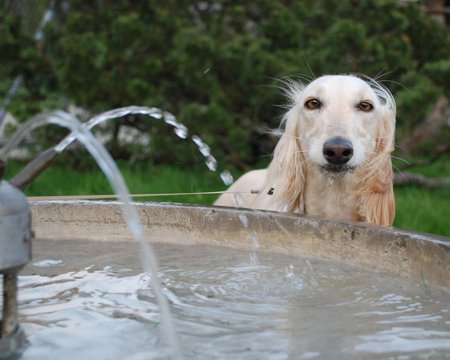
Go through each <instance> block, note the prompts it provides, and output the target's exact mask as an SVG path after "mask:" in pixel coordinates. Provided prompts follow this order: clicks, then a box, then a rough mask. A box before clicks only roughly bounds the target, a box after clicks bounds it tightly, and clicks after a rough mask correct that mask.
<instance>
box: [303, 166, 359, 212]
mask: <svg viewBox="0 0 450 360" xmlns="http://www.w3.org/2000/svg"><path fill="white" fill-rule="evenodd" d="M357 189H358V182H357V178H356V176H355V175H354V174H353V173H347V174H346V175H344V176H330V175H329V174H326V173H324V172H322V171H321V170H320V169H319V168H318V167H317V166H315V165H312V164H308V166H307V168H306V182H305V189H304V209H305V214H306V215H310V216H318V217H322V218H326V219H334V220H354V221H360V220H361V219H360V218H359V215H358V214H357V211H356V201H357V197H356V191H357Z"/></svg>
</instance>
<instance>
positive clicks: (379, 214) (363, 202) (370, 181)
mask: <svg viewBox="0 0 450 360" xmlns="http://www.w3.org/2000/svg"><path fill="white" fill-rule="evenodd" d="M385 108H386V109H385V114H384V115H383V117H382V119H381V120H382V121H381V122H380V127H379V129H378V134H377V138H376V144H375V152H374V154H373V155H372V157H371V158H370V160H369V161H368V162H367V165H366V166H364V167H363V168H362V169H361V173H360V176H361V188H360V190H359V191H358V196H359V199H358V202H357V207H358V209H357V211H358V213H359V215H360V216H361V217H362V218H363V220H364V221H367V222H369V223H372V224H376V225H384V226H391V225H392V223H393V222H394V217H395V198H394V189H393V181H394V172H393V170H392V161H391V153H392V151H393V150H394V131H395V104H391V105H389V104H387V105H386V106H385Z"/></svg>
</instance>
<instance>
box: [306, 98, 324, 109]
mask: <svg viewBox="0 0 450 360" xmlns="http://www.w3.org/2000/svg"><path fill="white" fill-rule="evenodd" d="M321 105H322V103H321V102H320V100H318V99H315V98H313V99H309V100H308V101H306V102H305V108H307V109H308V110H315V109H320V107H321Z"/></svg>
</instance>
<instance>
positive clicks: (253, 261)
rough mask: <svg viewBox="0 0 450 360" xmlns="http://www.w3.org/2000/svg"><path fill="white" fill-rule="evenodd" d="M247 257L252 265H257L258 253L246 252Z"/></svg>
mask: <svg viewBox="0 0 450 360" xmlns="http://www.w3.org/2000/svg"><path fill="white" fill-rule="evenodd" d="M248 257H249V260H250V265H253V266H258V265H259V259H258V255H256V253H250V254H248Z"/></svg>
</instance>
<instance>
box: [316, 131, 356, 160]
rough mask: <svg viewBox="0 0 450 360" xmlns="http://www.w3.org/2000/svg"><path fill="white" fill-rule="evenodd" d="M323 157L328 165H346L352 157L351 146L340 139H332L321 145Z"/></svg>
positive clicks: (348, 142) (345, 140)
mask: <svg viewBox="0 0 450 360" xmlns="http://www.w3.org/2000/svg"><path fill="white" fill-rule="evenodd" d="M323 156H324V157H325V160H326V161H328V163H330V164H336V165H343V164H346V163H347V162H348V161H349V160H350V159H351V158H352V156H353V145H352V143H351V142H350V141H348V140H347V139H344V138H342V137H335V138H332V139H330V140H327V141H326V142H325V144H324V145H323Z"/></svg>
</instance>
